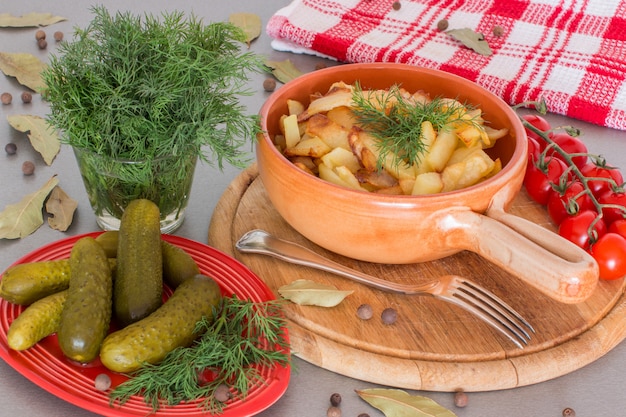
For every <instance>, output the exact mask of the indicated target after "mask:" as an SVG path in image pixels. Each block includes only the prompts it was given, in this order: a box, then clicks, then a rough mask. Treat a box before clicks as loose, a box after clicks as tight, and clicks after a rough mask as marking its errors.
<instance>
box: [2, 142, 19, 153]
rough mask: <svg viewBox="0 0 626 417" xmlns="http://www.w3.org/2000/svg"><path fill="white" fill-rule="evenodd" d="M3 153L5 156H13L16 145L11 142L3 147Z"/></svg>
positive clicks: (15, 151)
mask: <svg viewBox="0 0 626 417" xmlns="http://www.w3.org/2000/svg"><path fill="white" fill-rule="evenodd" d="M4 151H5V152H6V153H7V155H15V154H16V153H17V145H16V144H15V143H13V142H10V143H7V144H6V145H4Z"/></svg>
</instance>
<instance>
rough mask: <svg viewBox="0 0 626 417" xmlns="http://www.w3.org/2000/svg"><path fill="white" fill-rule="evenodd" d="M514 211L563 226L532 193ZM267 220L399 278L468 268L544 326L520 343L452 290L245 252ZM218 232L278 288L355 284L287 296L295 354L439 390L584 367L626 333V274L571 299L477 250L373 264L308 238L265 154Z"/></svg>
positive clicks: (228, 199) (234, 191) (491, 385)
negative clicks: (384, 315)
mask: <svg viewBox="0 0 626 417" xmlns="http://www.w3.org/2000/svg"><path fill="white" fill-rule="evenodd" d="M509 212H511V213H513V214H516V215H518V216H521V217H524V218H527V219H529V220H531V221H533V222H535V223H538V224H541V225H543V226H545V227H547V228H552V229H554V227H553V226H552V225H551V223H550V221H549V218H548V216H547V213H546V212H545V210H544V209H543V208H542V207H540V206H538V205H536V204H535V203H533V202H532V201H530V200H529V198H528V197H527V196H526V194H525V193H524V192H522V193H520V194H519V195H518V197H517V198H516V200H515V202H514V204H513V206H512V207H511V209H510V210H509ZM319 227H320V228H323V227H324V225H323V224H320V225H319ZM257 228H258V229H264V230H266V231H268V232H270V233H272V234H274V235H276V236H277V237H280V238H284V239H288V240H292V241H295V242H297V243H299V244H301V245H303V246H306V247H308V248H310V249H312V250H314V251H316V252H318V253H321V254H323V255H325V256H327V257H329V258H331V259H333V260H335V261H337V262H340V263H342V264H344V265H347V266H349V267H351V268H354V269H358V270H361V271H363V272H366V273H368V274H371V275H375V276H378V277H385V278H387V279H389V280H393V281H397V282H403V283H407V284H409V283H423V282H427V281H429V280H432V279H434V278H436V277H438V276H440V275H444V274H457V275H463V276H465V277H467V278H469V279H471V280H474V281H476V282H478V283H479V284H481V285H483V286H485V287H486V288H488V289H490V290H491V291H493V292H494V293H495V294H496V295H498V296H500V297H501V298H503V299H504V300H505V301H507V302H508V303H509V304H510V305H511V306H513V307H514V308H515V309H516V310H518V311H519V312H520V313H521V314H522V315H523V316H524V317H525V318H526V319H527V320H528V321H529V322H530V323H531V324H532V325H533V326H534V328H535V330H536V334H534V335H533V339H532V340H531V342H530V344H529V345H528V346H527V347H526V348H525V349H518V348H516V347H515V346H514V345H513V344H512V343H510V342H509V341H508V340H507V339H505V338H504V337H502V336H501V335H499V334H498V333H497V332H496V331H495V330H492V329H491V328H490V327H489V326H487V325H486V324H484V323H483V322H482V321H480V320H479V319H477V318H476V317H474V316H472V315H471V314H469V313H467V312H465V311H464V310H461V309H459V308H457V307H456V306H453V305H451V304H449V303H445V302H443V301H441V300H437V299H434V298H432V297H421V296H405V295H397V294H390V293H385V292H382V291H379V290H375V289H371V288H369V287H366V286H363V285H361V284H358V283H354V282H351V281H349V280H347V279H344V278H341V277H338V276H335V275H332V274H329V273H326V272H322V271H318V270H314V269H311V268H306V267H302V266H297V265H292V264H288V263H285V262H283V261H280V260H277V259H274V258H269V257H266V256H262V255H255V254H242V253H239V252H237V251H236V250H235V249H234V244H235V242H236V241H237V240H238V239H239V238H240V237H241V236H242V235H243V234H244V233H245V232H247V231H249V230H251V229H257ZM208 243H209V245H211V246H213V247H215V248H217V249H219V250H221V251H223V252H225V253H227V254H229V255H231V256H233V257H235V258H237V259H238V260H240V261H241V262H243V263H244V264H245V265H247V266H248V267H249V268H250V269H251V270H252V271H253V272H255V273H256V274H257V275H258V276H259V277H260V278H261V279H263V280H264V281H265V282H266V283H267V284H268V285H269V287H270V288H271V289H272V290H273V291H274V293H275V294H277V289H278V287H280V286H281V285H285V284H288V283H290V282H292V281H294V280H296V279H311V280H314V281H317V282H320V283H325V284H331V285H334V286H336V287H337V288H339V289H342V290H353V291H354V293H353V294H351V295H350V296H349V297H347V298H346V299H345V300H344V301H343V302H342V303H341V304H340V305H339V306H337V307H334V308H323V307H315V306H298V305H295V304H291V303H288V304H287V305H286V315H287V319H288V323H289V330H290V337H291V344H292V350H293V352H294V354H295V355H297V356H298V357H300V358H302V359H304V360H306V361H308V362H311V363H313V364H315V365H318V366H320V367H323V368H325V369H328V370H331V371H334V372H337V373H340V374H343V375H346V376H349V377H353V378H357V379H360V380H364V381H369V382H373V383H378V384H382V385H389V386H394V387H399V388H405V389H419V390H432V391H454V390H456V389H460V388H462V389H464V390H466V391H484V390H496V389H507V388H513V387H518V386H523V385H528V384H533V383H537V382H542V381H545V380H548V379H552V378H555V377H558V376H560V375H564V374H566V373H569V372H572V371H574V370H576V369H579V368H581V367H583V366H585V365H587V364H589V363H591V362H593V361H594V360H596V359H598V358H599V357H601V356H602V355H604V354H605V353H607V352H608V351H609V350H611V349H612V348H613V347H614V346H616V345H617V344H618V343H619V342H621V341H622V340H623V339H624V337H625V336H626V326H623V320H624V318H625V315H626V302H625V300H624V288H625V282H624V280H623V279H620V280H616V281H601V282H600V284H599V286H598V288H597V289H596V291H595V292H594V294H593V295H592V296H591V297H590V298H589V299H588V300H586V301H585V302H584V303H579V304H562V303H559V302H556V301H554V300H552V299H551V298H548V297H547V296H545V295H543V294H542V293H540V292H538V291H537V290H535V289H533V288H531V287H529V286H528V285H526V284H524V283H523V282H522V281H520V280H519V279H517V278H515V277H513V276H512V275H509V274H508V273H506V272H504V271H503V270H501V269H500V268H498V267H496V266H495V265H493V264H491V263H489V262H487V261H485V260H484V259H482V258H481V257H480V256H478V255H476V254H474V253H470V252H461V253H459V254H456V255H453V256H450V257H447V258H444V259H439V260H436V261H432V262H426V263H420V264H410V265H386V264H372V263H367V262H361V261H356V260H353V259H349V258H346V257H343V256H340V255H336V254H334V253H331V252H328V251H326V250H324V249H322V248H320V247H319V246H317V245H315V244H313V243H311V242H309V241H307V240H306V239H305V238H304V237H302V236H301V235H299V234H298V233H297V232H296V231H295V230H293V229H292V228H291V227H290V226H289V225H288V224H287V223H285V222H284V220H283V219H282V218H281V217H280V215H279V214H278V213H277V212H276V211H275V210H274V208H273V207H272V204H271V202H270V201H269V199H268V198H267V195H266V193H265V190H264V188H263V184H262V182H261V180H260V179H258V178H257V170H256V166H255V165H252V166H250V167H249V168H248V169H246V170H245V171H243V172H242V173H241V174H240V175H239V176H238V177H237V178H236V179H235V180H234V181H233V182H232V183H231V184H230V186H229V187H228V189H227V190H226V191H225V192H224V194H223V196H222V198H221V199H220V201H219V202H218V205H217V206H216V208H215V211H214V214H213V217H212V219H211V223H210V227H209V234H208ZM371 244H372V245H376V242H371ZM415 250H420V242H415ZM363 303H368V304H371V305H372V307H373V309H374V313H375V315H374V317H373V318H372V319H371V320H369V321H363V320H360V319H359V318H358V317H357V316H356V310H357V308H358V306H359V305H360V304H363ZM386 307H393V308H395V309H396V310H397V311H398V320H397V322H396V323H395V324H393V325H389V326H387V325H384V324H382V322H381V321H380V318H379V315H380V313H381V312H382V310H383V309H384V308H386Z"/></svg>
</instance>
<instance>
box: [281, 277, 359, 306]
mask: <svg viewBox="0 0 626 417" xmlns="http://www.w3.org/2000/svg"><path fill="white" fill-rule="evenodd" d="M352 292H353V291H341V290H338V289H337V288H335V287H333V286H332V285H324V284H320V283H317V282H315V281H310V280H307V279H298V280H296V281H293V282H292V283H291V284H287V285H283V286H282V287H280V288H278V293H279V294H280V295H281V296H282V297H283V298H286V299H287V300H289V301H291V302H293V303H296V304H299V305H314V306H319V307H334V306H336V305H337V304H339V303H340V302H342V301H343V299H344V298H346V297H347V296H348V295H350V294H352Z"/></svg>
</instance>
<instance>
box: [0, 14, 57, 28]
mask: <svg viewBox="0 0 626 417" xmlns="http://www.w3.org/2000/svg"><path fill="white" fill-rule="evenodd" d="M64 20H67V19H66V18H64V17H61V16H54V15H53V14H52V13H37V12H32V13H27V14H25V15H22V16H14V15H12V14H10V13H0V27H4V28H6V27H13V28H26V27H38V26H48V25H52V24H54V23H58V22H62V21H64Z"/></svg>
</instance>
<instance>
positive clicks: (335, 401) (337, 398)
mask: <svg viewBox="0 0 626 417" xmlns="http://www.w3.org/2000/svg"><path fill="white" fill-rule="evenodd" d="M339 404H341V394H339V393H338V392H335V393H334V394H333V395H331V396H330V405H332V406H333V407H339Z"/></svg>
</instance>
